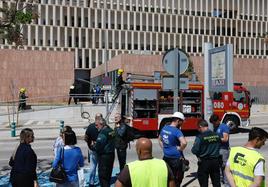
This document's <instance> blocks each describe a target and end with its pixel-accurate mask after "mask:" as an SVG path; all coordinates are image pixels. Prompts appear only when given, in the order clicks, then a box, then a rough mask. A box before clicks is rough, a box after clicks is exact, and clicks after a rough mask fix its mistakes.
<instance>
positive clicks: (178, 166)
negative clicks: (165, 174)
mask: <svg viewBox="0 0 268 187" xmlns="http://www.w3.org/2000/svg"><path fill="white" fill-rule="evenodd" d="M163 160H164V161H165V162H166V163H167V164H168V166H169V167H170V169H171V171H172V173H173V175H174V177H175V183H176V187H179V186H180V185H181V182H182V179H183V177H184V172H183V171H182V161H181V159H180V158H167V157H164V158H163Z"/></svg>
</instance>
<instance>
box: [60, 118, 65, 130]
mask: <svg viewBox="0 0 268 187" xmlns="http://www.w3.org/2000/svg"><path fill="white" fill-rule="evenodd" d="M63 127H64V121H63V120H60V132H62V130H63Z"/></svg>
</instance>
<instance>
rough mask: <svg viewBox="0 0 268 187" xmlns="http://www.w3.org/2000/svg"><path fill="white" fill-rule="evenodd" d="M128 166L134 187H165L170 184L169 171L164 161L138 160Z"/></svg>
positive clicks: (154, 159)
mask: <svg viewBox="0 0 268 187" xmlns="http://www.w3.org/2000/svg"><path fill="white" fill-rule="evenodd" d="M127 165H128V169H129V174H130V178H131V184H132V187H145V186H146V187H165V186H167V184H168V169H167V165H166V163H165V161H163V160H160V159H156V158H153V159H148V160H138V161H134V162H131V163H129V164H127Z"/></svg>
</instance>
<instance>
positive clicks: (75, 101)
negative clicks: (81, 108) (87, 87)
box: [68, 96, 77, 105]
mask: <svg viewBox="0 0 268 187" xmlns="http://www.w3.org/2000/svg"><path fill="white" fill-rule="evenodd" d="M72 98H74V103H75V104H77V98H76V97H75V96H69V101H68V105H70V104H71V100H72Z"/></svg>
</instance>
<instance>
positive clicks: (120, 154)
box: [116, 149, 127, 172]
mask: <svg viewBox="0 0 268 187" xmlns="http://www.w3.org/2000/svg"><path fill="white" fill-rule="evenodd" d="M116 152H117V158H118V161H119V167H120V172H121V171H122V170H123V168H124V167H125V165H126V160H127V149H116Z"/></svg>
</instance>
